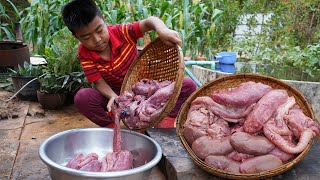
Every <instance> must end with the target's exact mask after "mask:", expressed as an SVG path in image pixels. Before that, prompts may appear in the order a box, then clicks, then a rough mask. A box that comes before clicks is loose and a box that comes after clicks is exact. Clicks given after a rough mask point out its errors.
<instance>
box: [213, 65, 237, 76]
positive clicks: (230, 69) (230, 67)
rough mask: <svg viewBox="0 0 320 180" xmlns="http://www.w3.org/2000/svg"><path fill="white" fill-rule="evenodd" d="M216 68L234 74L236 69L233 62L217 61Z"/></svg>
mask: <svg viewBox="0 0 320 180" xmlns="http://www.w3.org/2000/svg"><path fill="white" fill-rule="evenodd" d="M217 70H219V71H221V72H226V73H232V74H234V73H235V71H236V66H235V65H234V64H223V63H218V66H217Z"/></svg>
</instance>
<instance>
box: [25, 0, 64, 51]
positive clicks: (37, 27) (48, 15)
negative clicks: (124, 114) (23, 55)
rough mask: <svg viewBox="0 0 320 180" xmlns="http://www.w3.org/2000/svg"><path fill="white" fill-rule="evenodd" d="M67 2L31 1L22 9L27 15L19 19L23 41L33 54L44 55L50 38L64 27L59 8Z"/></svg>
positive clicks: (61, 0)
mask: <svg viewBox="0 0 320 180" xmlns="http://www.w3.org/2000/svg"><path fill="white" fill-rule="evenodd" d="M67 2H68V0H32V2H31V5H30V7H27V8H26V9H24V11H23V13H24V12H26V13H27V15H26V16H25V17H23V18H22V19H21V21H20V22H21V24H22V31H23V32H24V39H25V40H26V41H27V42H28V43H30V44H31V45H32V48H33V52H36V53H37V54H40V55H44V53H45V48H46V47H47V46H48V45H51V44H52V41H51V38H52V36H53V35H54V34H55V33H56V32H57V31H58V30H60V29H62V28H63V27H64V24H63V21H62V17H61V8H62V6H63V5H64V4H66V3H67Z"/></svg>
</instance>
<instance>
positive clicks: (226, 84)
mask: <svg viewBox="0 0 320 180" xmlns="http://www.w3.org/2000/svg"><path fill="white" fill-rule="evenodd" d="M247 81H254V82H261V83H264V84H267V85H269V86H271V87H273V88H278V89H285V90H286V91H287V92H288V94H289V95H290V96H294V98H295V99H296V103H297V104H298V105H299V106H300V108H301V109H302V110H303V112H304V113H305V114H306V115H307V116H309V117H310V118H312V119H314V114H313V111H312V109H311V107H310V105H309V103H308V102H307V100H306V98H305V97H304V95H303V94H301V93H300V92H299V91H298V90H297V89H296V88H294V87H292V86H291V85H289V84H287V83H285V82H283V81H280V80H278V79H276V78H272V77H268V76H264V75H258V74H250V73H248V74H246V73H245V74H236V75H230V76H226V77H223V78H219V79H216V80H213V81H210V82H208V83H207V84H205V85H204V86H202V87H201V88H199V89H197V90H196V91H195V92H194V93H193V94H192V95H191V96H190V97H189V98H188V99H187V101H186V102H185V103H184V104H183V106H182V108H181V109H180V113H179V115H178V117H177V122H176V131H177V135H178V137H179V138H180V141H181V142H182V144H183V146H184V148H185V149H186V150H187V152H188V153H189V155H190V156H191V158H192V160H193V161H194V162H195V163H196V164H197V165H198V166H200V167H201V168H202V169H203V170H205V171H207V172H209V173H211V174H213V175H216V176H219V177H223V178H228V179H260V178H266V177H271V176H275V175H279V174H281V173H283V172H285V171H287V170H289V169H291V168H292V167H293V166H294V165H296V164H297V163H298V162H299V161H301V160H302V159H303V158H304V156H305V155H306V154H307V153H308V151H309V150H310V148H311V145H312V143H313V140H312V141H310V142H309V144H308V145H307V147H306V148H305V150H304V151H303V152H301V153H300V154H299V155H298V156H296V157H294V159H292V160H291V161H289V162H287V163H285V164H283V165H281V166H279V167H277V168H275V169H272V170H269V171H265V172H260V173H255V174H234V173H230V172H225V171H223V170H220V169H217V168H214V167H211V166H209V165H208V164H206V163H205V162H204V161H203V160H201V159H200V158H198V157H197V156H196V155H195V154H194V152H193V151H192V149H191V147H190V146H189V145H188V143H187V141H186V139H185V138H184V136H183V129H184V128H183V125H184V123H185V121H186V119H187V114H188V111H189V108H190V105H191V102H192V101H193V100H195V99H196V98H197V97H199V96H206V95H209V94H211V93H212V92H213V91H215V90H219V89H226V88H232V87H236V86H238V85H239V84H240V83H243V82H247Z"/></svg>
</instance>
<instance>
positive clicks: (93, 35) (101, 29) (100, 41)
mask: <svg viewBox="0 0 320 180" xmlns="http://www.w3.org/2000/svg"><path fill="white" fill-rule="evenodd" d="M74 35H75V36H76V38H78V39H79V41H80V42H81V43H82V44H83V45H84V46H85V47H86V48H88V49H89V50H92V51H98V52H101V51H104V50H105V49H106V48H107V47H108V46H109V43H108V42H109V33H108V30H107V28H106V25H105V24H104V21H103V19H102V18H100V17H99V16H96V17H95V18H94V19H93V20H92V21H91V22H90V23H89V24H88V26H86V27H82V28H79V29H77V30H75V32H74Z"/></svg>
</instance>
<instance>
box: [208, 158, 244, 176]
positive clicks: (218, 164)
mask: <svg viewBox="0 0 320 180" xmlns="http://www.w3.org/2000/svg"><path fill="white" fill-rule="evenodd" d="M204 161H205V162H206V163H207V164H209V165H211V166H213V167H215V168H218V169H221V170H225V171H228V172H233V173H239V167H240V163H239V162H237V161H234V160H232V159H230V158H228V157H226V156H208V157H206V159H205V160H204Z"/></svg>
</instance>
